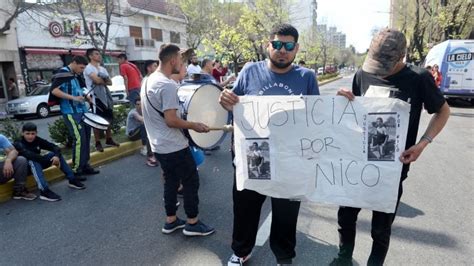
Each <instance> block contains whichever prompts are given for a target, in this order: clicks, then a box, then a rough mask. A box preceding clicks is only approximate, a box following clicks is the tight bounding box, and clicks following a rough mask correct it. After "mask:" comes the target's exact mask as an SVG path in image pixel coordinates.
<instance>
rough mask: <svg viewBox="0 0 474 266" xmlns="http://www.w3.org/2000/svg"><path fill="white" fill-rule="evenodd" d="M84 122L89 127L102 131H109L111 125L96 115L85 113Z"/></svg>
mask: <svg viewBox="0 0 474 266" xmlns="http://www.w3.org/2000/svg"><path fill="white" fill-rule="evenodd" d="M82 120H83V121H84V123H86V124H88V125H89V126H91V127H93V128H97V129H101V130H107V128H108V127H109V125H110V123H109V121H107V120H105V119H104V118H102V117H101V116H99V115H96V114H94V113H84V116H83V117H82Z"/></svg>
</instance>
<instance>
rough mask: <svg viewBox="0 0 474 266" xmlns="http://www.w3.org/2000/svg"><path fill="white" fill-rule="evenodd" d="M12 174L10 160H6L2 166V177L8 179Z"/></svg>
mask: <svg viewBox="0 0 474 266" xmlns="http://www.w3.org/2000/svg"><path fill="white" fill-rule="evenodd" d="M14 172H15V171H14V170H13V165H12V162H11V161H10V160H6V161H5V163H4V164H3V176H4V177H6V178H10V177H12V175H13V173H14Z"/></svg>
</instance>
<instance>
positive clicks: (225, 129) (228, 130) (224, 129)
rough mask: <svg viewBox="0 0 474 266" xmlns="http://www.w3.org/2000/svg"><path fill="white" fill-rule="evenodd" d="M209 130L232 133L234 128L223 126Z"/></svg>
mask: <svg viewBox="0 0 474 266" xmlns="http://www.w3.org/2000/svg"><path fill="white" fill-rule="evenodd" d="M209 130H223V131H226V132H232V131H234V127H233V126H232V125H224V126H223V127H210V128H209Z"/></svg>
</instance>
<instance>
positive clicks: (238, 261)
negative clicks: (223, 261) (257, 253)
mask: <svg viewBox="0 0 474 266" xmlns="http://www.w3.org/2000/svg"><path fill="white" fill-rule="evenodd" d="M250 257H252V252H250V254H248V255H247V256H245V257H237V255H235V254H232V256H231V257H230V259H229V261H228V262H227V266H236V265H241V266H242V265H244V263H245V262H246V261H248V260H249V259H250Z"/></svg>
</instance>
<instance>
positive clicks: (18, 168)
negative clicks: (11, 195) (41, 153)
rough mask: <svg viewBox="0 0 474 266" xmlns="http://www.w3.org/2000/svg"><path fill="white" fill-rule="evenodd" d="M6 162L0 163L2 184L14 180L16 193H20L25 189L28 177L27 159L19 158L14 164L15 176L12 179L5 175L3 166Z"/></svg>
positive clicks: (0, 181)
mask: <svg viewBox="0 0 474 266" xmlns="http://www.w3.org/2000/svg"><path fill="white" fill-rule="evenodd" d="M4 165H5V162H0V184H5V183H7V182H8V181H9V180H10V179H12V178H13V179H14V180H15V183H14V185H13V190H14V191H20V190H22V189H23V188H24V187H25V184H26V177H27V175H28V162H27V160H26V158H25V157H23V156H18V157H16V159H15V160H14V161H13V162H12V165H13V171H14V172H13V175H12V176H11V177H6V176H4V175H3V166H4Z"/></svg>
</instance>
